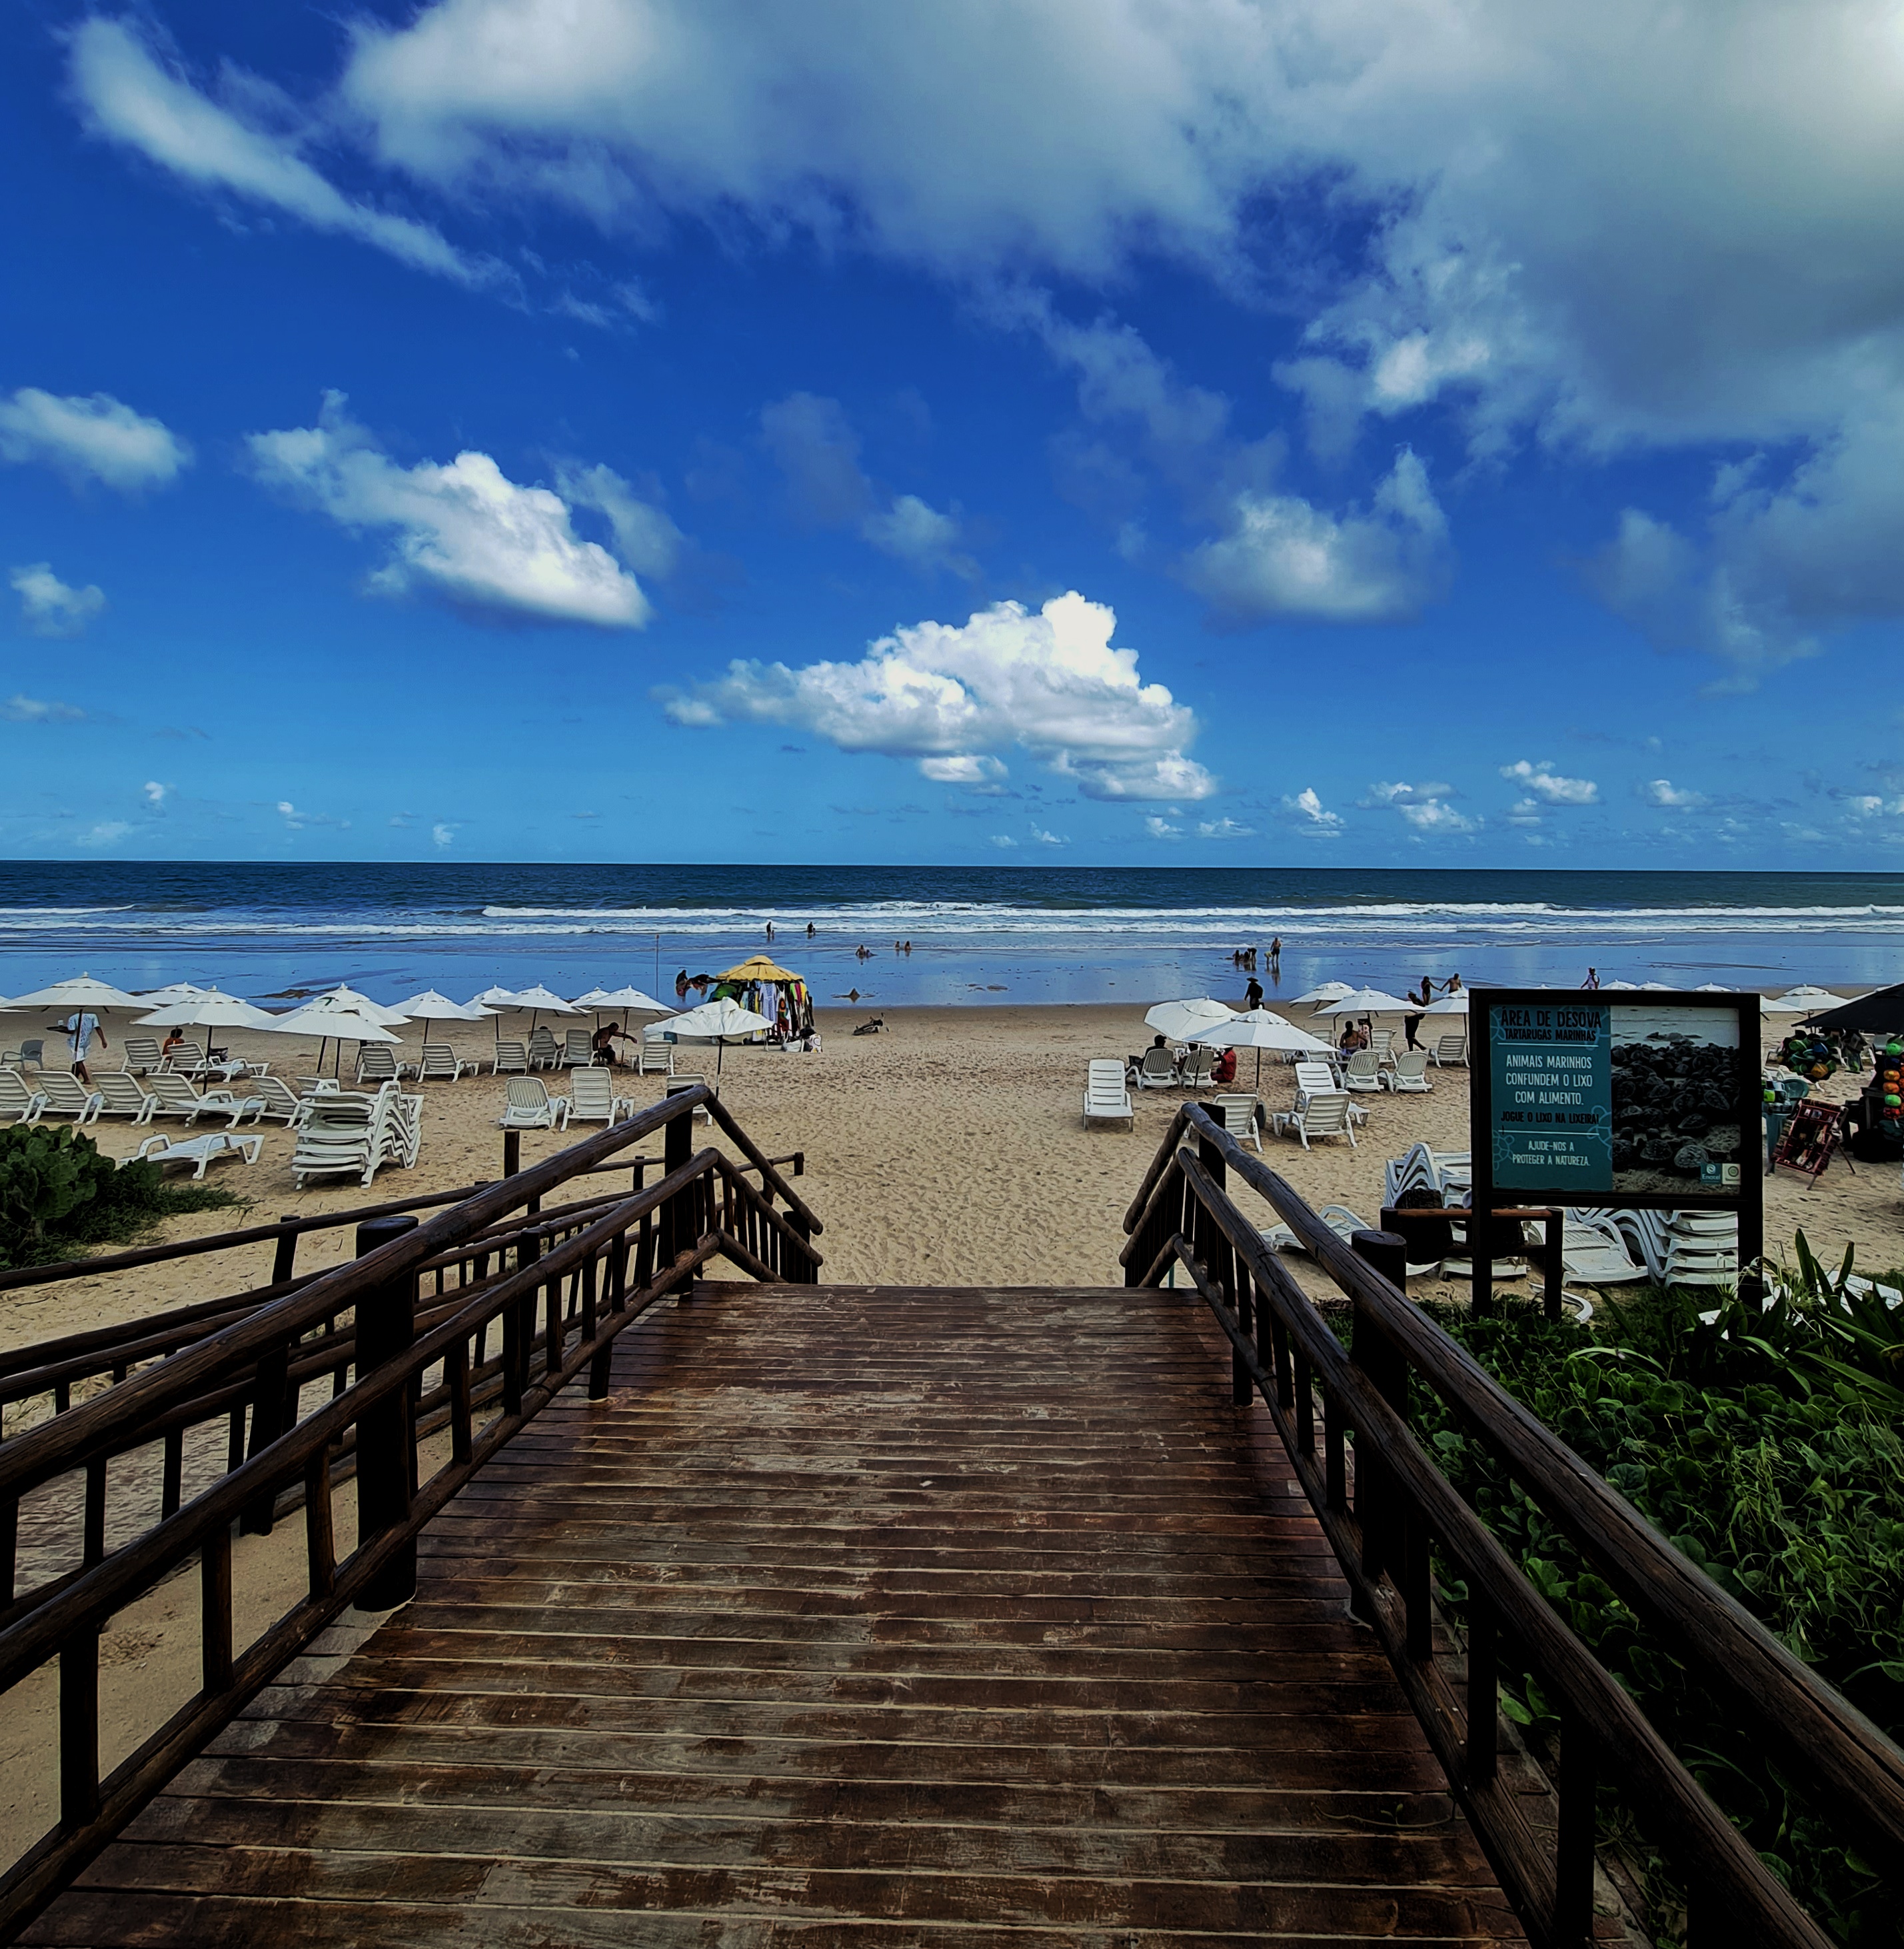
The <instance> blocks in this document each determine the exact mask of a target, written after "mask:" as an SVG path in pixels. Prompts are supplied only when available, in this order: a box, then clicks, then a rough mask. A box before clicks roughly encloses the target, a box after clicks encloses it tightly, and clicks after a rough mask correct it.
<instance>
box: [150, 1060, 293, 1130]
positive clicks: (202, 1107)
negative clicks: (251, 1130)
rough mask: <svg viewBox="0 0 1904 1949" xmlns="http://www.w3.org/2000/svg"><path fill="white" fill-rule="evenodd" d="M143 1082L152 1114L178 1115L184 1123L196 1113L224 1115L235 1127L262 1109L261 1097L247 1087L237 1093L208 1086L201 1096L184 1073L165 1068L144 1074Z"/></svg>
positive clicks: (163, 1115)
mask: <svg viewBox="0 0 1904 1949" xmlns="http://www.w3.org/2000/svg"><path fill="white" fill-rule="evenodd" d="M145 1086H146V1088H147V1090H148V1091H149V1092H150V1093H151V1096H152V1109H151V1115H152V1116H154V1117H184V1118H185V1121H186V1122H187V1123H188V1124H194V1123H196V1122H197V1120H198V1119H199V1118H200V1117H226V1118H228V1120H229V1127H231V1129H233V1130H236V1129H237V1128H238V1126H239V1124H241V1123H243V1122H244V1120H245V1118H246V1117H259V1116H262V1114H263V1113H264V1100H263V1099H262V1097H258V1096H253V1095H251V1094H250V1092H249V1091H247V1093H245V1094H244V1096H238V1095H236V1094H235V1093H233V1092H232V1091H231V1090H207V1091H206V1092H205V1093H203V1095H202V1096H201V1095H200V1093H199V1092H198V1091H197V1090H194V1088H193V1087H192V1086H191V1083H189V1082H188V1081H187V1080H186V1079H185V1077H182V1076H175V1075H173V1074H171V1073H170V1071H166V1070H163V1069H162V1070H159V1071H157V1072H155V1073H154V1074H152V1075H151V1076H148V1077H147V1078H146V1079H145Z"/></svg>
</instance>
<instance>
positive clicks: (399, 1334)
mask: <svg viewBox="0 0 1904 1949" xmlns="http://www.w3.org/2000/svg"><path fill="white" fill-rule="evenodd" d="M416 1223H417V1221H416V1220H415V1218H414V1217H408V1216H396V1217H389V1218H373V1219H371V1220H370V1222H369V1223H368V1224H364V1225H359V1226H358V1227H357V1256H358V1257H359V1258H362V1257H363V1256H364V1254H365V1253H366V1252H373V1251H376V1250H377V1248H378V1247H379V1246H380V1245H387V1244H388V1243H389V1242H390V1240H391V1239H394V1238H396V1237H398V1236H400V1235H401V1234H402V1233H405V1232H408V1231H410V1230H411V1229H413V1228H414V1227H415V1224H416ZM416 1337H417V1276H416V1274H415V1273H413V1272H410V1273H399V1274H398V1275H397V1276H396V1278H395V1279H390V1280H387V1281H386V1282H384V1284H383V1285H380V1286H376V1287H374V1288H372V1289H371V1291H370V1292H367V1293H365V1295H364V1296H363V1297H362V1298H361V1299H360V1300H359V1301H358V1302H357V1378H358V1380H359V1382H363V1381H365V1380H367V1379H369V1377H370V1376H371V1375H372V1374H374V1373H375V1372H377V1369H379V1368H380V1367H382V1366H386V1365H387V1364H388V1363H390V1361H393V1360H401V1359H402V1357H403V1356H404V1355H405V1354H407V1353H408V1351H410V1349H411V1348H412V1347H413V1346H414V1345H415V1344H416ZM414 1432H415V1430H414V1425H413V1423H412V1417H411V1412H410V1389H409V1388H408V1385H407V1384H406V1385H405V1386H403V1387H401V1388H396V1389H395V1390H394V1391H392V1392H391V1393H390V1394H388V1395H387V1396H386V1397H384V1399H383V1400H380V1401H378V1402H377V1403H375V1404H374V1406H372V1407H367V1408H365V1410H364V1411H363V1413H362V1416H360V1417H359V1420H358V1422H357V1546H358V1547H359V1549H360V1550H361V1549H362V1547H363V1546H365V1544H366V1543H371V1542H374V1540H376V1539H377V1537H380V1536H381V1535H382V1534H384V1532H385V1531H388V1530H392V1529H398V1528H402V1526H403V1525H405V1523H407V1522H408V1520H409V1516H410V1482H411V1474H412V1456H411V1453H410V1449H411V1442H412V1438H413V1436H414ZM416 1593H417V1546H416V1539H415V1537H412V1538H411V1539H410V1540H408V1542H407V1543H404V1544H403V1545H402V1546H401V1547H400V1548H399V1550H397V1551H396V1554H395V1555H394V1556H392V1557H391V1558H390V1561H389V1562H387V1563H386V1564H385V1565H384V1567H383V1568H381V1569H380V1571H378V1572H377V1574H376V1575H375V1576H374V1578H371V1581H370V1582H369V1583H368V1584H366V1585H365V1587H364V1591H363V1595H362V1597H361V1598H360V1599H359V1603H360V1604H361V1606H362V1608H363V1609H365V1610H367V1611H390V1610H394V1609H396V1606H398V1605H399V1604H406V1603H408V1602H409V1600H410V1599H412V1597H414V1596H415V1595H416Z"/></svg>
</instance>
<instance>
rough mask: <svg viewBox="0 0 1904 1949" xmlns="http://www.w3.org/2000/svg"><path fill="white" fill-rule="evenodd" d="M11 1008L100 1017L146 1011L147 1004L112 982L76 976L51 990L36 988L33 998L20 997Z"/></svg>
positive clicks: (9, 1006)
mask: <svg viewBox="0 0 1904 1949" xmlns="http://www.w3.org/2000/svg"><path fill="white" fill-rule="evenodd" d="M7 1006H8V1008H10V1009H66V1010H67V1011H68V1012H71V1011H72V1010H73V1009H80V1010H82V1011H84V1010H89V1011H90V1012H92V1014H94V1015H98V1013H99V1012H100V1011H101V1009H142V1008H144V1006H145V1004H144V1002H142V1001H141V999H139V997H138V996H136V995H129V994H127V993H126V990H124V989H123V988H115V987H113V984H111V983H110V981H95V980H94V979H93V978H92V976H91V975H70V976H69V977H68V978H67V979H66V980H65V981H55V982H54V984H52V985H51V987H47V988H36V989H35V990H33V993H31V994H30V995H16V996H14V998H13V999H12V1000H11V1002H8V1004H7Z"/></svg>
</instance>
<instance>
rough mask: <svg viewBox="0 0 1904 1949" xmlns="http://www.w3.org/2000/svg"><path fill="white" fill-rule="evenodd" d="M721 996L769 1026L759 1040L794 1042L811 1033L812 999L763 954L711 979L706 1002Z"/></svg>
mask: <svg viewBox="0 0 1904 1949" xmlns="http://www.w3.org/2000/svg"><path fill="white" fill-rule="evenodd" d="M724 995H728V996H732V997H733V998H734V999H735V1001H737V1002H739V1003H740V1004H741V1006H742V1007H743V1008H744V1009H752V1010H753V1012H754V1013H755V1014H756V1015H762V1016H764V1017H765V1018H766V1020H767V1021H770V1022H771V1023H772V1024H773V1027H772V1029H770V1030H766V1032H765V1033H764V1034H763V1040H766V1041H769V1042H775V1041H778V1042H796V1041H797V1040H800V1037H803V1036H806V1035H810V1034H812V1030H813V997H812V993H810V992H809V990H808V988H807V986H806V982H805V981H803V980H802V979H801V978H800V976H799V975H796V974H795V973H794V971H793V970H792V969H791V968H782V967H781V966H780V965H778V963H777V962H772V961H769V959H767V957H766V956H765V955H764V954H756V955H754V956H751V957H750V959H747V960H745V961H743V962H741V964H740V965H739V966H738V968H728V969H727V970H726V971H725V972H724V973H722V974H720V975H716V977H715V978H714V987H713V990H712V991H711V992H710V996H709V999H710V1000H713V1001H718V1000H719V999H720V998H721V997H722V996H724Z"/></svg>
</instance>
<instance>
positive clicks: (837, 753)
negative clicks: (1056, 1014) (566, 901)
mask: <svg viewBox="0 0 1904 1949" xmlns="http://www.w3.org/2000/svg"><path fill="white" fill-rule="evenodd" d="M1583 12H1586V13H1589V14H1591V16H1592V17H1590V18H1585V19H1583V18H1582V17H1581V15H1582V14H1583ZM4 22H5V24H4V33H5V43H6V45H5V61H4V62H0V91H4V95H3V97H0V98H3V99H4V107H5V114H4V117H0V142H4V143H5V145H7V147H8V150H9V151H11V153H10V154H8V156H7V157H6V164H7V167H8V174H9V178H10V179H11V181H13V182H14V183H15V184H16V185H23V186H25V187H26V191H27V192H28V193H26V194H16V195H15V196H14V197H11V198H10V199H9V200H8V204H7V207H6V210H5V214H4V216H0V222H3V223H4V225H5V236H4V259H3V260H0V261H3V262H4V265H5V269H4V272H0V275H4V277H5V280H6V284H7V290H6V302H5V313H4V316H5V327H4V337H0V535H3V536H4V540H5V551H4V554H3V555H0V570H4V571H5V574H6V576H7V577H8V586H6V587H5V588H0V596H4V597H5V599H6V603H7V608H6V611H5V615H6V621H5V624H4V625H3V626H0V657H3V658H4V660H5V669H4V670H0V853H5V854H6V855H8V856H13V857H28V858H39V857H50V858H59V857H96V856H140V855H146V856H166V857H211V858H226V857H230V858H266V859H269V858H275V857H284V858H356V857H361V858H365V859H404V858H443V857H449V858H458V857H460V858H467V859H535V858H549V859H592V858H593V859H662V860H666V859H680V860H694V859H708V860H731V859H763V860H769V859H783V860H866V861H879V860H892V861H895V862H900V861H943V862H948V863H955V862H960V861H970V860H976V859H993V860H996V859H1011V858H1016V859H1020V860H1024V861H1027V862H1030V861H1034V860H1038V859H1054V858H1058V857H1063V858H1064V859H1069V860H1070V861H1073V862H1076V863H1090V862H1093V861H1104V862H1107V863H1157V864H1162V863H1167V862H1169V860H1171V859H1182V860H1185V861H1186V862H1191V863H1205V864H1216V863H1223V864H1234V865H1244V864H1276V863H1291V864H1302V865H1325V864H1327V863H1328V862H1329V861H1330V860H1331V859H1339V860H1340V861H1342V862H1343V863H1345V864H1347V863H1354V864H1361V865H1374V864H1390V863H1393V864H1396V865H1405V864H1406V863H1409V862H1410V861H1413V860H1421V861H1423V862H1427V861H1433V862H1434V863H1437V864H1443V865H1450V866H1456V865H1468V866H1523V865H1534V864H1539V863H1547V864H1551V865H1553V866H1704V865H1707V864H1711V865H1713V866H1732V867H1742V866H1744V867H1749V866H1778V867H1791V866H1795V865H1802V864H1803V863H1806V862H1814V863H1816V864H1817V865H1818V866H1820V867H1821V868H1825V867H1829V868H1832V869H1843V868H1850V867H1859V866H1863V867H1883V866H1888V865H1889V864H1890V863H1891V861H1892V860H1893V859H1894V858H1895V857H1896V856H1897V854H1896V847H1897V845H1898V842H1899V839H1900V838H1904V749H1901V748H1900V744H1901V738H1900V725H1901V724H1904V719H1901V718H1900V713H1899V701H1898V698H1897V697H1896V694H1895V684H1894V679H1895V676H1896V671H1897V669H1898V658H1897V648H1898V642H1899V620H1900V614H1904V468H1901V467H1900V465H1899V461H1900V458H1904V359H1901V358H1900V354H1901V353H1904V335H1901V334H1900V317H1901V316H1904V312H1901V307H1904V249H1900V244H1904V237H1900V235H1899V232H1900V231H1904V116H1901V115H1900V114H1899V106H1900V101H1904V28H1901V27H1900V26H1899V24H1898V23H1897V20H1896V14H1895V11H1894V10H1893V9H1890V8H1884V7H1881V6H1878V5H1865V4H1842V5H1833V6H1830V7H1821V8H1809V9H1794V8H1791V7H1789V6H1787V5H1772V4H1765V0H1725V4H1711V5H1707V4H1696V5H1689V6H1688V5H1680V6H1675V7H1671V8H1668V7H1666V6H1664V5H1638V4H1631V0H1608V4H1607V5H1604V6H1603V7H1601V8H1596V9H1592V10H1582V9H1579V8H1561V7H1558V6H1546V5H1535V6H1531V7H1530V6H1528V5H1525V4H1507V3H1506V0H1500V4H1496V0H1477V4H1476V5H1473V6H1471V7H1468V8H1464V9H1462V10H1461V11H1460V12H1459V13H1458V14H1455V13H1453V12H1451V11H1450V10H1448V9H1446V8H1444V7H1441V6H1439V5H1433V4H1429V0H1386V4H1382V5H1374V4H1358V0H1328V4H1325V0H1262V4H1259V5H1248V4H1245V0H1228V4H1216V5H1196V6H1191V5H1170V4H1166V0H1041V4H1038V5H1030V4H1025V3H1024V0H985V4H980V0H968V4H964V5H943V6H937V7H933V8H917V9H915V8H901V9H893V8H890V6H887V5H879V4H875V0H809V3H808V4H807V5H805V6H803V7H802V8H798V9H785V10H775V9H769V10H760V9H758V8H753V7H751V6H748V5H741V4H740V0H560V4H558V0H436V4H433V5H422V6H418V7H409V6H405V7H387V8H376V7H365V8H360V9H358V10H356V11H345V12H343V13H341V14H340V13H337V12H333V11H320V10H318V9H315V8H312V9H306V10H297V9H293V8H277V7H269V8H259V7H257V6H255V5H235V4H233V5H215V4H206V0H200V4H197V5H194V6H192V7H190V8H185V7H182V6H179V5H169V4H163V0H161V4H157V5H153V6H151V7H149V8H141V9H139V10H137V11H101V12H87V11H84V10H82V9H78V8H69V7H65V6H61V5H51V4H46V0H38V3H37V4H26V5H20V4H16V5H14V6H13V7H11V8H10V9H9V10H8V12H7V13H6V14H5V17H4Z"/></svg>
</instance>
